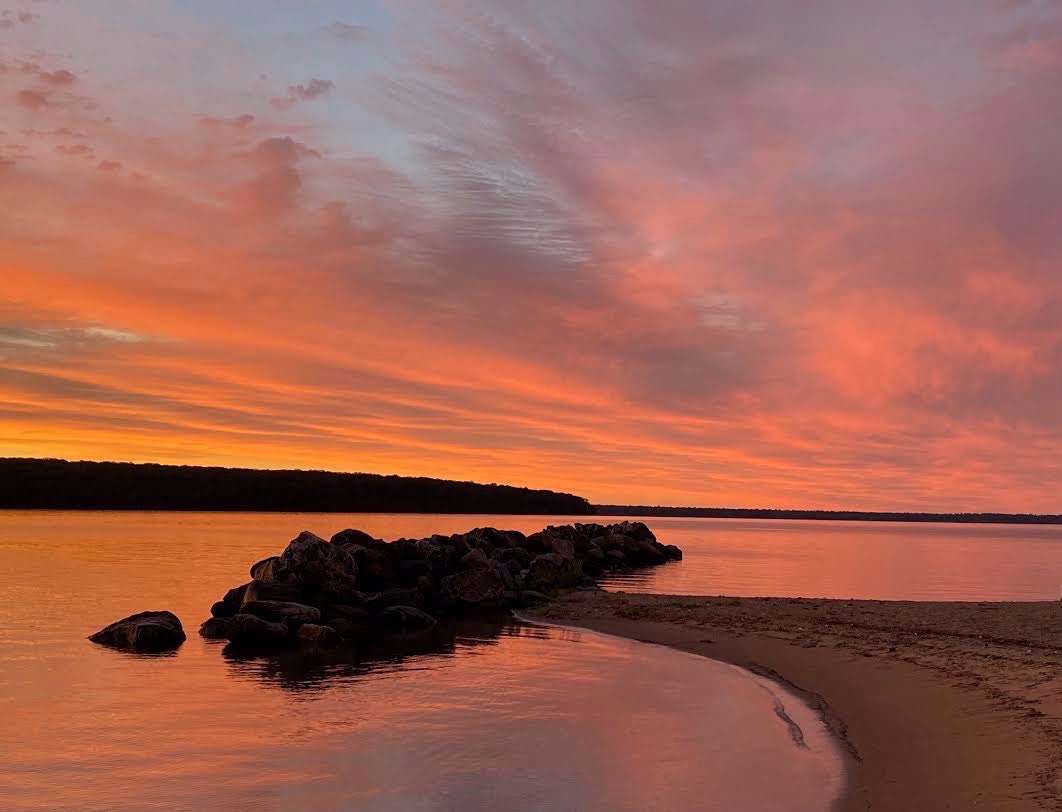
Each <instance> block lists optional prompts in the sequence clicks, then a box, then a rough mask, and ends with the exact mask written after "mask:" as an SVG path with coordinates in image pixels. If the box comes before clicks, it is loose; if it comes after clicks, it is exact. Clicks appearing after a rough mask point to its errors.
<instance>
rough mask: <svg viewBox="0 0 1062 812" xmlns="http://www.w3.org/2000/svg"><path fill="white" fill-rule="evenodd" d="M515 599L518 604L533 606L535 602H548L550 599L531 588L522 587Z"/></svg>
mask: <svg viewBox="0 0 1062 812" xmlns="http://www.w3.org/2000/svg"><path fill="white" fill-rule="evenodd" d="M516 600H517V602H518V603H519V604H520V606H534V605H535V604H537V603H549V602H550V600H552V599H551V598H550V596H549V595H543V594H542V593H541V592H536V591H535V590H533V589H524V590H522V591H521V592H519V593H518V594H517V596H516Z"/></svg>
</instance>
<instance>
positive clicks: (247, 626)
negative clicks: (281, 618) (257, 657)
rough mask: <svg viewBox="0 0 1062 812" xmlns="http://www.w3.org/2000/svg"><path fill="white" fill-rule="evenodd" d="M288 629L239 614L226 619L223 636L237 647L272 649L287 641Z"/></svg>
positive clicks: (242, 613)
mask: <svg viewBox="0 0 1062 812" xmlns="http://www.w3.org/2000/svg"><path fill="white" fill-rule="evenodd" d="M288 632H289V630H288V627H287V625H285V624H283V623H271V622H270V621H268V620H263V619H262V618H260V617H258V616H257V615H251V614H247V613H246V612H241V613H240V614H238V615H233V616H232V617H230V618H229V619H228V625H227V626H226V628H225V636H226V637H227V638H228V639H229V640H230V641H231V642H232V643H233V644H234V645H237V646H248V647H258V646H261V647H272V646H279V645H283V644H284V643H286V642H287V641H288Z"/></svg>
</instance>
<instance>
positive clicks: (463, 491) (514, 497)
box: [0, 458, 592, 515]
mask: <svg viewBox="0 0 1062 812" xmlns="http://www.w3.org/2000/svg"><path fill="white" fill-rule="evenodd" d="M0 508H48V509H64V510H78V509H88V510H246V511H300V512H301V511H307V512H335V513H531V514H554V515H586V514H589V513H591V512H592V510H591V507H590V503H589V502H587V500H585V499H583V498H582V497H579V496H574V495H572V494H569V493H557V492H554V491H549V490H532V489H530V488H518V487H513V486H510V485H493V484H491V485H482V484H478V483H475V482H455V481H452V480H446V479H432V478H428V477H403V476H384V475H380V474H347V473H332V472H329V471H297V470H292V471H271V470H258V469H251V468H217V467H200V466H189V465H157V464H153V463H128V462H69V461H66V460H56V459H19V458H0Z"/></svg>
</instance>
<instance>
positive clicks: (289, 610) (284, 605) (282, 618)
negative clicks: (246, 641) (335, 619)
mask: <svg viewBox="0 0 1062 812" xmlns="http://www.w3.org/2000/svg"><path fill="white" fill-rule="evenodd" d="M240 611H241V612H246V613H248V614H251V615H256V616H257V617H260V618H262V619H263V620H270V621H272V622H273V623H287V624H288V625H289V626H298V625H301V624H303V623H320V622H321V610H320V609H317V608H316V607H314V606H307V605H306V604H303V603H293V602H291V601H250V602H249V603H245V604H244V605H243V608H242V609H241V610H240Z"/></svg>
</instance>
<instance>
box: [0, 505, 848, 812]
mask: <svg viewBox="0 0 1062 812" xmlns="http://www.w3.org/2000/svg"><path fill="white" fill-rule="evenodd" d="M553 521H561V520H560V519H555V520H553ZM485 524H493V525H498V526H507V527H515V528H522V529H525V530H533V529H537V528H539V527H541V526H542V525H543V524H544V521H543V520H542V519H541V518H535V517H454V516H447V517H443V516H434V517H433V516H365V515H362V516H351V517H344V516H335V515H297V514H268V515H265V514H180V513H73V512H69V513H68V512H40V513H34V512H15V511H12V512H0V595H2V597H3V600H0V754H2V755H3V761H2V763H0V809H3V810H5V812H7V811H8V810H30V809H33V810H40V809H48V810H78V812H94V811H95V810H100V811H101V812H102V810H108V812H111V811H112V810H114V811H116V812H117V811H120V810H196V812H206V811H208V810H256V811H258V810H267V811H272V810H302V809H313V810H351V809H358V810H414V811H416V810H433V811H434V810H475V809H506V810H538V809H551V810H577V809H578V810H586V809H589V810H595V809H601V810H605V809H608V810H613V809H615V810H652V809H660V810H685V809H707V810H734V811H735V812H741V811H742V810H762V809H771V810H782V811H783V812H784V810H816V809H819V810H825V809H827V808H828V807H829V805H830V803H831V800H832V799H833V798H834V797H836V795H837V794H838V792H839V789H840V786H841V783H840V782H841V766H840V765H841V762H840V758H839V755H838V753H837V750H836V749H835V746H834V744H833V742H832V741H831V740H830V739H829V738H828V736H827V734H826V731H825V729H824V728H823V726H822V725H821V723H820V722H819V721H818V719H817V718H816V717H815V716H814V714H813V713H812V712H811V711H810V710H809V709H808V708H806V707H805V706H803V705H802V704H801V703H800V702H799V701H798V700H797V699H796V698H795V697H793V696H791V695H789V694H788V693H786V692H785V691H784V690H782V689H780V688H778V687H777V686H774V685H772V684H771V683H768V682H765V681H763V680H761V679H759V678H757V677H753V676H752V675H750V674H748V673H747V672H744V671H741V670H739V669H736V668H733V667H731V666H728V665H724V664H722V663H716V662H713V661H711V660H707V659H704V658H700V657H695V656H692V655H687V654H683V653H681V652H676V651H672V650H669V649H665V648H659V647H653V646H647V645H644V644H639V643H633V642H629V641H624V640H618V639H615V638H610V637H605V636H601V635H596V634H592V633H588V632H578V631H573V630H564V629H555V628H541V627H536V626H529V625H525V624H519V623H515V622H513V621H508V620H494V621H489V620H482V621H477V622H475V623H463V624H461V625H459V626H455V627H446V628H443V629H441V630H440V631H439V633H438V634H437V636H436V637H435V639H432V640H428V641H425V642H423V643H421V644H420V645H419V646H418V648H417V649H415V650H409V649H401V648H396V647H390V648H375V649H367V650H363V651H359V652H351V651H341V652H337V653H335V654H332V655H329V656H327V657H319V658H308V657H301V656H296V655H294V654H288V655H283V656H274V657H266V658H254V659H235V658H232V657H227V656H226V655H225V654H224V653H223V646H222V645H221V644H219V643H217V642H209V641H204V640H202V639H201V638H199V637H198V635H196V634H195V629H196V627H197V625H198V622H199V621H200V620H201V619H203V618H204V617H205V616H206V614H207V608H208V607H209V605H210V603H211V602H212V601H213V600H214V599H216V598H217V597H218V596H220V595H221V594H222V593H223V592H224V591H225V589H227V588H228V587H229V586H231V585H233V584H236V583H239V582H241V581H243V580H244V579H245V577H246V570H247V566H248V564H249V563H250V562H253V561H255V560H257V559H259V558H261V557H263V556H265V555H268V554H271V553H274V552H276V551H278V550H280V549H281V548H282V547H283V545H284V544H285V542H286V541H287V540H288V539H289V538H290V537H291V536H293V535H294V534H295V533H296V532H297V531H298V530H301V529H303V528H309V529H313V530H315V531H317V532H318V533H321V534H323V535H329V534H331V533H332V532H334V531H335V530H338V529H340V528H342V527H344V526H355V527H363V528H365V529H368V530H370V531H372V532H374V533H376V534H379V535H382V536H386V537H395V536H399V535H407V536H419V535H426V534H429V533H431V532H439V531H449V530H463V529H468V528H470V527H471V526H474V525H485ZM675 571H678V568H677V567H676V568H675ZM142 609H171V610H173V611H175V612H176V613H177V614H178V615H179V616H180V617H181V618H182V619H183V620H184V621H185V626H186V630H187V631H188V632H189V639H188V641H187V642H186V643H185V644H184V646H182V647H181V648H180V649H179V650H178V652H177V653H176V654H175V655H172V656H137V655H131V654H124V653H121V652H115V651H111V650H109V649H105V648H101V647H99V646H94V645H92V644H90V643H89V642H88V641H86V640H85V639H84V636H85V635H86V634H88V633H89V632H91V631H94V630H95V629H96V628H98V627H100V626H102V625H104V624H105V623H107V622H109V621H111V620H114V619H116V618H118V617H122V616H124V615H126V614H129V613H131V612H133V611H137V610H142ZM787 718H788V719H789V720H791V722H790V721H787ZM791 723H795V724H796V725H797V726H798V727H799V729H800V730H801V731H802V732H803V735H804V737H805V746H804V747H801V746H798V744H797V742H796V740H795V738H794V736H793V728H792V726H791Z"/></svg>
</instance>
